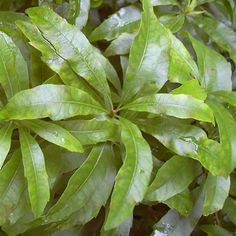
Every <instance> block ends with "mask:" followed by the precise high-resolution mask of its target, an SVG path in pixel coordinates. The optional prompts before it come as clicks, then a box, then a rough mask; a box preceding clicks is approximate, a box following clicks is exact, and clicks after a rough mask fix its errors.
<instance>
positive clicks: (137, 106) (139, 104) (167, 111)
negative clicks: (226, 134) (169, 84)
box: [122, 93, 214, 123]
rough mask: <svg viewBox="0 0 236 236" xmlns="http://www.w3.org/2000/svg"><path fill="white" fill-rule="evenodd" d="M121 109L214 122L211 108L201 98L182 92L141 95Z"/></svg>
mask: <svg viewBox="0 0 236 236" xmlns="http://www.w3.org/2000/svg"><path fill="white" fill-rule="evenodd" d="M122 109H126V110H132V111H140V112H150V113H153V114H157V115H160V114H162V115H168V116H174V117H177V118H181V119H186V118H193V119H196V120H200V121H206V122H212V123H214V118H213V114H212V111H211V109H210V108H209V107H208V106H207V105H206V104H205V103H204V102H203V101H202V100H199V99H196V98H194V97H192V96H190V95H184V94H164V93H163V94H155V95H151V96H146V97H141V98H138V99H136V100H135V101H133V102H131V103H129V104H126V105H125V106H123V108H122Z"/></svg>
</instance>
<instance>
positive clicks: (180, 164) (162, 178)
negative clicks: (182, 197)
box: [145, 156, 199, 202]
mask: <svg viewBox="0 0 236 236" xmlns="http://www.w3.org/2000/svg"><path fill="white" fill-rule="evenodd" d="M176 170H178V171H176ZM198 174H199V168H198V166H197V163H196V161H194V160H192V159H188V158H185V157H180V156H174V157H172V158H171V159H169V160H168V161H166V162H165V163H164V164H163V166H162V167H161V168H160V169H159V170H158V172H157V175H156V177H155V179H154V180H153V182H152V183H151V185H150V186H149V188H148V191H147V194H146V196H145V199H146V200H148V201H158V202H164V201H166V200H168V199H170V198H171V197H173V196H175V195H177V194H179V193H181V192H182V191H184V190H185V189H186V188H187V187H188V185H189V184H190V183H191V182H192V181H193V180H194V179H195V177H196V176H197V175H198Z"/></svg>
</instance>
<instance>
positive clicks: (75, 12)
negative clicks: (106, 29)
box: [68, 0, 90, 29]
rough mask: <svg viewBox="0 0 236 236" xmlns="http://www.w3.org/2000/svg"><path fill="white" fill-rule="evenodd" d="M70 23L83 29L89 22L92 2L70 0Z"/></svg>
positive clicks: (87, 0)
mask: <svg viewBox="0 0 236 236" xmlns="http://www.w3.org/2000/svg"><path fill="white" fill-rule="evenodd" d="M69 4H70V9H69V20H68V21H69V22H70V23H71V24H75V25H76V26H77V27H78V29H82V28H83V27H84V26H85V25H86V23H87V20H88V15H89V9H90V0H70V1H69Z"/></svg>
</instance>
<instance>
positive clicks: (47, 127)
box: [23, 120, 83, 152]
mask: <svg viewBox="0 0 236 236" xmlns="http://www.w3.org/2000/svg"><path fill="white" fill-rule="evenodd" d="M23 125H24V126H26V127H27V128H29V129H31V130H33V131H34V132H35V133H36V134H37V135H39V136H40V137H41V138H43V139H45V140H47V141H48V142H51V143H54V144H56V145H58V146H61V147H64V148H66V149H68V150H69V151H71V152H82V151H83V147H82V146H81V143H80V141H79V140H78V139H77V138H75V137H74V136H73V135H71V134H70V132H68V131H67V130H66V129H63V128H62V127H60V126H59V125H56V124H52V123H49V122H47V121H43V120H34V121H24V122H23Z"/></svg>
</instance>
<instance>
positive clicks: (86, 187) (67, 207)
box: [45, 144, 116, 223]
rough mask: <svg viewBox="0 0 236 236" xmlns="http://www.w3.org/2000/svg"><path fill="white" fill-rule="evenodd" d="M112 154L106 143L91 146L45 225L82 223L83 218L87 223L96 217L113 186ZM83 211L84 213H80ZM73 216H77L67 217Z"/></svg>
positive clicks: (50, 212)
mask: <svg viewBox="0 0 236 236" xmlns="http://www.w3.org/2000/svg"><path fill="white" fill-rule="evenodd" d="M113 155H114V154H113V151H112V148H111V145H109V144H101V145H96V146H94V148H93V149H92V151H91V153H90V154H89V156H88V158H87V160H86V161H85V162H84V163H83V165H82V166H81V167H80V168H79V169H78V170H77V171H76V172H75V173H74V174H73V176H72V177H71V178H70V180H69V182H68V185H67V187H66V189H65V191H64V192H63V194H62V195H61V197H60V198H59V200H58V201H57V202H56V204H55V205H54V206H53V207H52V208H51V209H50V210H49V212H48V213H47V215H46V218H45V220H46V222H54V221H61V220H62V219H68V222H70V221H76V222H79V221H81V223H83V221H84V220H85V219H87V220H85V221H88V220H90V219H91V218H93V217H95V216H96V215H97V213H98V211H99V209H100V208H101V207H102V205H104V204H105V203H106V201H107V199H108V197H109V195H110V192H111V189H112V187H113V183H114V179H115V174H116V170H115V166H114V163H113V162H114V160H113V158H114V157H113ZM76 211H78V212H76ZM83 212H86V214H81V213H83ZM73 213H75V215H76V214H79V215H80V217H79V218H77V217H70V216H71V215H72V214H73ZM72 216H73V215H72ZM68 217H69V218H68Z"/></svg>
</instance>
